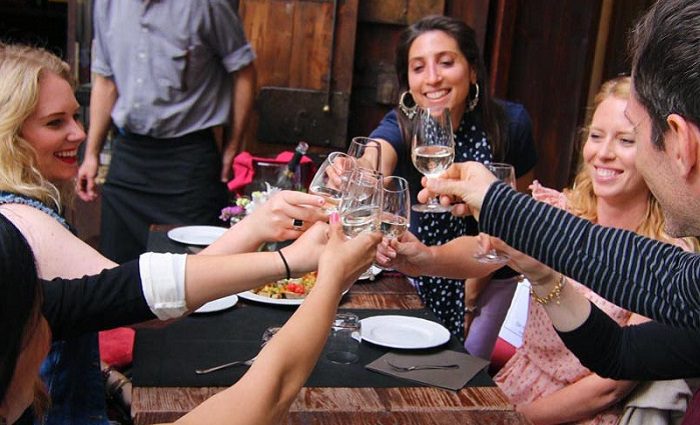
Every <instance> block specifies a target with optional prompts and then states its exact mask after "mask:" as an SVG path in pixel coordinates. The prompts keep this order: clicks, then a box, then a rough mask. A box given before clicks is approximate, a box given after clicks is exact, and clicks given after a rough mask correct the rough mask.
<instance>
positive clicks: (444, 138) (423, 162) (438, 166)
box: [411, 108, 455, 213]
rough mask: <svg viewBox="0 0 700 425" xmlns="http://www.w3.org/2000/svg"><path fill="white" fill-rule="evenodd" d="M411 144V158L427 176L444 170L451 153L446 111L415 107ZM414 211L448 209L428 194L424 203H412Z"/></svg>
mask: <svg viewBox="0 0 700 425" xmlns="http://www.w3.org/2000/svg"><path fill="white" fill-rule="evenodd" d="M416 119H417V121H416V123H415V127H414V134H413V140H412V144H411V159H412V160H413V165H414V166H415V167H416V169H417V170H418V171H419V172H420V173H421V174H423V175H424V176H426V177H427V178H429V179H430V178H435V177H437V176H439V175H440V174H442V173H443V172H444V171H445V170H447V169H448V168H449V167H450V165H452V162H453V161H454V157H455V145H454V134H453V132H452V121H451V118H450V111H449V109H447V108H444V109H442V110H433V109H419V110H418V115H417V117H416ZM412 209H413V211H418V212H428V213H437V212H448V211H450V208H448V207H443V206H442V205H440V203H439V202H438V201H437V199H435V198H432V199H430V201H428V203H426V204H418V205H414V206H413V207H412Z"/></svg>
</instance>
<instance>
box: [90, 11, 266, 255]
mask: <svg viewBox="0 0 700 425" xmlns="http://www.w3.org/2000/svg"><path fill="white" fill-rule="evenodd" d="M93 10H94V16H93V22H94V34H95V39H94V46H93V51H94V53H93V56H94V57H93V62H92V71H93V75H94V77H93V83H92V93H91V97H90V128H89V131H88V139H87V146H86V149H85V157H84V160H83V163H82V165H81V167H80V170H79V173H78V180H77V192H78V195H79V196H80V198H81V199H83V200H84V201H88V202H90V201H94V200H95V199H96V198H97V192H96V186H95V177H96V176H97V170H98V166H99V153H100V151H101V149H102V145H103V142H104V140H105V137H106V135H107V132H108V129H109V127H110V124H111V123H112V122H113V123H114V124H115V125H116V127H117V128H118V132H117V136H116V140H115V147H114V149H113V153H112V159H111V163H110V170H109V173H108V175H107V178H106V182H105V185H104V187H103V189H102V219H101V229H100V249H101V251H102V253H103V254H104V255H105V256H106V257H108V258H110V259H111V260H113V261H115V262H117V263H122V262H124V261H128V260H131V259H134V258H136V257H137V256H138V255H139V254H141V253H142V252H144V251H145V247H146V241H147V236H148V226H149V225H150V224H152V223H164V224H167V223H170V224H217V223H219V222H218V215H219V212H220V210H221V209H222V208H223V207H224V206H225V205H226V203H227V200H228V199H227V195H228V194H227V191H226V188H225V186H224V182H226V181H228V180H229V179H230V177H231V163H232V160H233V157H234V156H235V155H236V153H237V152H238V151H239V150H240V148H241V139H242V136H243V133H244V129H245V125H246V123H247V121H248V117H249V114H250V111H251V109H252V105H253V100H254V92H255V80H256V71H255V67H254V64H253V61H254V59H255V53H254V52H253V49H252V47H251V46H250V45H249V44H248V42H247V40H246V37H245V34H244V33H243V28H242V26H241V23H240V21H239V19H238V17H237V15H236V11H235V9H234V8H233V5H232V3H231V2H230V0H207V1H201V2H192V1H189V0H169V1H167V2H159V1H149V0H123V1H119V2H110V1H107V0H95V4H94V8H93ZM221 125H230V127H231V131H230V137H229V138H228V139H227V140H224V141H223V146H222V148H221V150H219V149H218V148H217V144H216V141H215V137H214V132H213V128H214V127H218V126H221Z"/></svg>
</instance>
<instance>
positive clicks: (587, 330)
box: [558, 303, 700, 381]
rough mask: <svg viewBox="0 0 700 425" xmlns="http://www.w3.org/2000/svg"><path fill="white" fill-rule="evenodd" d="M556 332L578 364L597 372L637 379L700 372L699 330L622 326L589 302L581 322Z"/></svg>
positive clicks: (694, 375)
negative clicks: (570, 329)
mask: <svg viewBox="0 0 700 425" xmlns="http://www.w3.org/2000/svg"><path fill="white" fill-rule="evenodd" d="M558 333H559V336H560V337H561V339H562V341H564V343H565V344H566V346H567V348H569V350H571V351H572V352H573V353H574V354H575V355H576V357H578V359H579V360H580V361H581V364H583V365H584V366H586V367H587V368H589V369H591V370H592V371H594V372H595V373H597V374H598V375H600V376H604V377H608V378H613V379H633V380H638V381H639V380H659V379H677V378H691V377H698V376H700V356H698V354H699V353H700V332H698V331H694V330H690V329H685V328H674V327H671V326H667V325H663V324H661V323H658V322H646V323H643V324H641V325H633V326H625V327H621V326H619V325H618V324H617V323H616V322H615V321H614V320H612V319H611V318H610V317H608V315H606V314H605V313H604V312H603V311H601V310H600V309H598V307H596V306H595V305H594V304H592V303H591V314H590V316H588V319H586V321H585V322H584V323H583V324H582V325H581V326H579V327H578V328H577V329H575V330H573V331H571V332H558ZM594 341H595V343H593V342H594Z"/></svg>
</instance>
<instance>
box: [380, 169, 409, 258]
mask: <svg viewBox="0 0 700 425" xmlns="http://www.w3.org/2000/svg"><path fill="white" fill-rule="evenodd" d="M383 182H384V184H383V189H382V190H383V191H384V196H383V199H382V212H381V217H380V222H381V224H380V227H379V229H380V230H381V232H382V234H383V235H384V238H386V239H387V240H392V239H398V238H400V237H401V236H402V235H403V234H404V233H406V230H408V227H409V224H410V217H411V193H410V190H409V188H408V181H407V180H406V179H404V178H403V177H399V176H389V177H385V178H384V180H383ZM374 265H375V266H376V267H378V268H380V269H382V270H388V269H387V268H386V267H383V266H381V265H379V264H376V263H375V264H374Z"/></svg>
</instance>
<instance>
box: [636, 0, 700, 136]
mask: <svg viewBox="0 0 700 425" xmlns="http://www.w3.org/2000/svg"><path fill="white" fill-rule="evenodd" d="M630 48H631V54H632V78H633V84H634V91H635V97H636V98H637V99H638V100H639V101H640V103H641V104H642V105H643V106H644V108H645V109H646V111H647V113H648V114H649V115H650V117H651V127H652V128H651V138H652V140H651V141H652V143H653V144H654V146H656V147H657V148H658V149H659V150H663V149H664V141H663V134H664V133H665V132H666V131H667V130H668V124H667V122H666V118H667V117H668V115H670V114H678V115H681V116H682V117H683V118H685V119H686V120H688V121H691V122H693V123H695V124H696V125H699V124H700V100H699V99H700V2H698V1H697V0H658V1H657V2H656V3H655V4H654V5H653V6H652V7H651V9H649V11H648V12H647V13H646V14H645V15H644V17H643V18H642V19H641V20H640V21H639V23H638V24H637V26H636V27H635V29H634V32H633V34H632V39H631V43H630Z"/></svg>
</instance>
